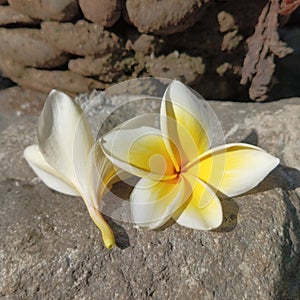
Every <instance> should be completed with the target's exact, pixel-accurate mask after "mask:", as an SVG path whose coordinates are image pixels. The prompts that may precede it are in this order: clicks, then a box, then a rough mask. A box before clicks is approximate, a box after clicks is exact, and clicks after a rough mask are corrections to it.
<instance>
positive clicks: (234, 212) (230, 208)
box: [214, 193, 239, 232]
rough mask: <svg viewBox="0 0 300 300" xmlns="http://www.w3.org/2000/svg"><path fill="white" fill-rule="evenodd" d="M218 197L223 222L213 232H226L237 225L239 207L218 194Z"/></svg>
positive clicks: (231, 200) (229, 199)
mask: <svg viewBox="0 0 300 300" xmlns="http://www.w3.org/2000/svg"><path fill="white" fill-rule="evenodd" d="M218 196H219V198H220V199H221V204H222V208H223V222H222V224H221V226H220V227H218V228H217V229H215V230H214V231H216V232H228V231H231V230H233V229H234V228H235V226H236V224H237V217H238V212H239V206H238V205H237V203H236V202H235V201H234V200H233V199H231V198H226V197H225V196H224V195H220V194H219V193H218Z"/></svg>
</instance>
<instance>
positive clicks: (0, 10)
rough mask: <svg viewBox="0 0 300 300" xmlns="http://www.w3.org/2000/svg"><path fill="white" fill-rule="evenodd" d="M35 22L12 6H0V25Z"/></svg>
mask: <svg viewBox="0 0 300 300" xmlns="http://www.w3.org/2000/svg"><path fill="white" fill-rule="evenodd" d="M16 23H20V24H35V23H36V22H35V21H34V20H33V19H31V18H30V17H28V16H27V15H24V14H22V13H20V12H18V11H16V10H14V9H12V8H11V7H10V6H0V25H8V24H16Z"/></svg>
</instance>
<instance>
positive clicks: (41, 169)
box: [24, 145, 79, 196]
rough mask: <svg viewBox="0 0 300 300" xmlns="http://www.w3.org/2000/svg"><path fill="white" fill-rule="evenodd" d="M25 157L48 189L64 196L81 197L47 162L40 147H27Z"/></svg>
mask: <svg viewBox="0 0 300 300" xmlns="http://www.w3.org/2000/svg"><path fill="white" fill-rule="evenodd" d="M24 157H25V159H26V161H27V162H28V164H29V165H30V166H31V168H32V169H33V171H34V172H35V173H36V174H37V175H38V177H39V178H40V179H41V180H42V181H43V182H44V183H45V184H46V185H47V186H48V187H50V188H51V189H53V190H55V191H58V192H60V193H63V194H67V195H71V196H79V193H78V191H77V190H76V189H75V187H74V186H73V185H72V183H71V182H69V181H68V180H67V179H66V178H64V177H63V176H62V175H61V174H60V173H59V172H57V171H56V170H55V169H53V168H52V167H51V166H50V165H49V164H48V163H47V162H46V160H45V159H44V157H43V155H42V154H41V152H40V150H39V147H38V145H32V146H29V147H27V148H26V149H25V151H24Z"/></svg>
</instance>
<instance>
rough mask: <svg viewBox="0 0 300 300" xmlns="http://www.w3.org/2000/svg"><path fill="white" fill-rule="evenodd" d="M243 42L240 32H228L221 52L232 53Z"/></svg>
mask: <svg viewBox="0 0 300 300" xmlns="http://www.w3.org/2000/svg"><path fill="white" fill-rule="evenodd" d="M242 40H243V36H242V35H240V34H238V30H237V29H235V30H233V31H229V32H227V33H226V34H225V35H224V37H223V41H222V45H221V50H222V51H232V50H233V49H235V48H236V47H237V46H238V45H239V44H240V42H241V41H242Z"/></svg>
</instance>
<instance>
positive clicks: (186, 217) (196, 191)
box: [175, 175, 223, 230]
mask: <svg viewBox="0 0 300 300" xmlns="http://www.w3.org/2000/svg"><path fill="white" fill-rule="evenodd" d="M184 178H185V180H186V181H187V182H189V183H190V184H191V185H192V186H193V193H192V195H191V196H190V198H189V199H188V200H187V205H186V206H185V207H184V208H183V210H182V211H181V213H180V214H179V216H178V217H177V218H175V219H176V222H177V223H178V224H180V225H182V226H185V227H189V228H193V229H200V230H211V229H214V228H217V227H219V226H220V225H221V224H222V220H223V213H222V206H221V203H220V200H219V199H218V197H217V196H216V195H215V193H214V192H213V191H212V189H211V188H210V187H209V186H208V185H207V184H205V183H204V182H202V181H201V180H199V179H198V178H194V177H193V176H190V175H185V176H184Z"/></svg>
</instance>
